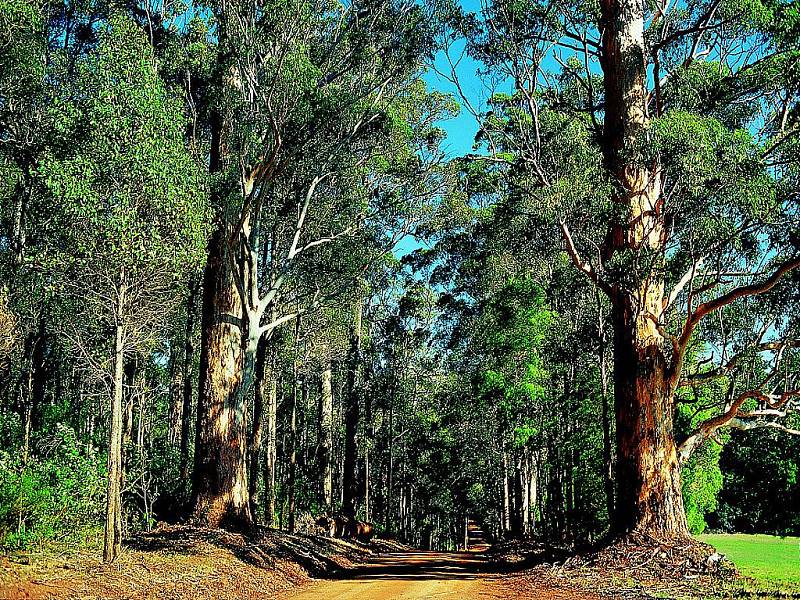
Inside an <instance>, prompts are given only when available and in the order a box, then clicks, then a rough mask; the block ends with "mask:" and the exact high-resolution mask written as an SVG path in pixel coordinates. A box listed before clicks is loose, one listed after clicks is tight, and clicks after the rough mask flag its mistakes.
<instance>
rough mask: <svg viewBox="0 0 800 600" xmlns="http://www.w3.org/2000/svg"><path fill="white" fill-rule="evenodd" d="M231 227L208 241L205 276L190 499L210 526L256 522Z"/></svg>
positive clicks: (196, 513)
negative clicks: (250, 484) (249, 479)
mask: <svg viewBox="0 0 800 600" xmlns="http://www.w3.org/2000/svg"><path fill="white" fill-rule="evenodd" d="M227 234H228V228H227V227H218V228H217V230H216V231H215V232H214V233H213V235H212V237H211V240H210V241H209V248H208V259H207V262H206V267H205V274H204V278H203V312H202V319H201V347H200V386H199V389H198V398H197V437H196V443H195V460H194V473H193V474H192V502H193V506H194V509H193V517H194V519H195V520H196V521H197V522H199V523H201V524H203V525H206V526H208V527H221V526H231V527H242V526H247V525H249V524H251V523H252V516H251V513H250V500H249V487H248V484H247V443H246V440H247V422H246V421H247V411H246V410H245V408H246V407H245V406H244V402H243V401H244V396H243V394H242V393H241V390H240V387H241V385H242V374H243V370H242V367H243V365H242V359H243V348H242V336H241V326H240V324H241V319H242V306H241V299H240V296H239V292H238V290H237V288H236V285H235V282H234V279H233V275H232V273H231V263H232V260H231V257H229V256H228V252H229V251H230V248H229V245H228V243H227V239H228V235H227Z"/></svg>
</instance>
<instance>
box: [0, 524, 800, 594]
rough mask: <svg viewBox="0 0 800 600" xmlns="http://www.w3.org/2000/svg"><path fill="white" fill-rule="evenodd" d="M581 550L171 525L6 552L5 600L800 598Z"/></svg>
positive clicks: (0, 584)
mask: <svg viewBox="0 0 800 600" xmlns="http://www.w3.org/2000/svg"><path fill="white" fill-rule="evenodd" d="M576 558H577V557H575V556H570V555H568V554H565V553H558V552H557V551H553V550H552V549H548V548H546V547H544V546H540V545H536V544H533V543H526V544H517V545H509V546H501V547H499V548H498V547H496V548H494V549H492V551H490V552H489V553H486V554H477V553H464V552H461V553H442V552H415V551H411V550H409V549H408V548H404V547H403V546H401V545H399V544H397V543H394V542H389V541H384V540H377V541H375V542H373V543H372V544H370V546H362V545H357V544H351V543H348V542H344V541H342V540H335V539H330V538H325V537H319V536H312V535H289V534H286V533H283V532H278V531H274V530H260V531H259V532H257V533H255V534H252V535H248V536H245V535H242V534H236V533H228V532H224V531H221V530H205V529H197V528H191V527H184V526H169V527H166V526H165V527H162V528H160V529H158V530H156V531H154V532H151V533H146V534H141V535H138V536H136V537H134V538H133V539H131V540H128V541H127V543H126V545H125V548H124V551H123V554H122V556H121V557H120V558H119V559H118V560H117V561H116V562H115V563H114V564H112V565H104V564H102V563H101V561H100V552H99V551H98V550H97V549H94V550H92V551H91V552H90V551H86V550H84V551H76V550H72V551H69V552H64V553H61V554H53V553H52V552H51V553H48V554H45V553H39V554H29V555H19V554H18V555H11V556H5V557H0V599H3V600H6V599H8V600H17V599H23V598H24V599H46V598H53V599H66V598H70V599H71V598H86V599H89V598H102V599H106V598H108V599H121V598H131V599H133V598H136V599H139V598H141V599H150V598H152V599H156V598H158V599H165V600H166V599H189V598H191V599H195V598H197V599H212V598H223V599H224V600H239V599H248V600H250V599H252V600H259V599H264V600H266V599H274V598H280V599H282V600H283V599H289V598H297V599H299V600H308V599H314V598H316V599H319V600H336V599H346V598H354V599H355V598H360V599H362V598H363V599H365V600H389V599H403V600H410V599H413V598H419V599H444V600H446V599H448V598H450V599H453V600H469V599H471V598H489V599H491V598H502V599H510V598H536V599H541V600H581V599H583V600H599V599H600V598H621V599H626V600H632V599H639V598H680V599H688V598H693V599H694V598H734V597H735V598H749V597H784V598H785V597H797V598H800V594H798V595H796V596H795V595H793V593H791V592H790V593H789V594H788V595H780V594H775V595H772V594H769V593H764V590H759V589H755V588H752V587H750V588H748V586H747V585H746V584H747V582H746V581H745V582H744V583H743V582H742V580H740V579H739V578H735V577H734V578H731V579H730V580H729V581H722V582H721V581H720V580H719V579H718V578H717V579H716V580H715V579H712V578H710V577H708V576H706V575H697V576H689V577H672V578H658V577H654V576H653V575H652V572H651V571H649V570H648V569H647V568H644V566H643V565H642V564H640V562H641V561H638V559H636V560H635V561H634V563H635V564H631V565H630V568H622V567H621V568H609V567H608V566H607V565H597V564H594V565H591V564H587V563H585V562H582V561H580V560H576ZM647 564H648V565H651V564H652V561H650V562H648V563H647Z"/></svg>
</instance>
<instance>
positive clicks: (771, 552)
mask: <svg viewBox="0 0 800 600" xmlns="http://www.w3.org/2000/svg"><path fill="white" fill-rule="evenodd" d="M698 538H699V539H700V540H701V541H703V542H706V543H707V544H711V545H712V546H714V547H715V548H717V550H719V552H721V553H722V554H724V555H725V556H727V557H728V558H729V559H730V560H731V561H733V562H734V564H736V566H737V568H738V569H739V572H740V573H741V574H742V575H744V576H746V577H750V578H752V579H753V580H755V582H756V583H757V587H758V589H759V590H760V589H762V588H765V589H767V590H774V591H776V592H784V593H790V594H795V593H796V594H800V538H796V537H785V538H781V537H777V536H773V535H748V534H709V535H701V536H698Z"/></svg>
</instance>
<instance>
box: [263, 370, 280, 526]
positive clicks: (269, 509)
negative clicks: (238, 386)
mask: <svg viewBox="0 0 800 600" xmlns="http://www.w3.org/2000/svg"><path fill="white" fill-rule="evenodd" d="M268 385H269V388H268V392H267V406H266V417H265V421H266V423H265V429H266V431H265V434H266V437H267V439H266V448H265V451H264V523H265V524H266V525H267V527H274V526H275V514H276V510H275V508H276V507H275V491H276V489H275V477H276V472H275V471H276V466H277V446H278V444H277V442H278V438H277V427H278V381H277V378H276V377H275V373H274V372H273V376H272V377H271V378H270V381H269V383H268Z"/></svg>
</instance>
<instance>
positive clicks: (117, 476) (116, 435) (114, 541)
mask: <svg viewBox="0 0 800 600" xmlns="http://www.w3.org/2000/svg"><path fill="white" fill-rule="evenodd" d="M120 281H121V283H120V286H119V288H118V289H117V295H118V299H117V307H116V313H117V314H116V326H115V328H114V356H113V380H112V392H111V419H110V422H109V428H108V430H109V434H108V438H109V439H108V486H107V490H106V522H105V534H104V538H103V539H104V541H103V561H104V562H112V561H114V560H115V559H116V558H117V557H118V556H119V554H120V551H121V549H122V497H121V494H122V401H123V380H124V375H125V373H124V363H125V339H124V330H123V325H122V318H123V316H122V313H123V308H124V304H125V286H124V283H122V281H123V278H122V277H120Z"/></svg>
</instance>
